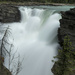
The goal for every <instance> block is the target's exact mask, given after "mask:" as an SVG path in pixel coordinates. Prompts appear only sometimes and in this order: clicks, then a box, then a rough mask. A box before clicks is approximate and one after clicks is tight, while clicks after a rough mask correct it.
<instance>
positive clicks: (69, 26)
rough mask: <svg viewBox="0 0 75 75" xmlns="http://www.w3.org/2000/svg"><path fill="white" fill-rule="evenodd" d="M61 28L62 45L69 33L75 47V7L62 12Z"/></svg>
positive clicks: (59, 33) (59, 35)
mask: <svg viewBox="0 0 75 75" xmlns="http://www.w3.org/2000/svg"><path fill="white" fill-rule="evenodd" d="M61 14H62V19H61V20H60V28H59V30H58V39H59V43H60V45H61V46H62V43H63V39H64V36H65V35H67V34H68V35H69V37H70V40H71V42H72V45H73V47H74V48H75V8H73V9H70V10H69V11H66V12H61Z"/></svg>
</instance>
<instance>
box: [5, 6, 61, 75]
mask: <svg viewBox="0 0 75 75" xmlns="http://www.w3.org/2000/svg"><path fill="white" fill-rule="evenodd" d="M19 10H20V12H21V21H20V22H17V23H11V24H7V25H9V26H10V28H11V33H12V36H13V39H14V41H12V38H11V37H9V40H10V42H12V43H13V44H14V50H16V49H17V52H18V53H19V54H20V56H21V59H22V58H24V60H23V62H22V70H21V72H20V73H19V74H18V75H53V74H52V72H51V68H52V66H53V64H54V63H53V62H52V60H53V56H55V55H56V54H57V53H56V52H57V48H58V39H57V33H58V32H57V30H58V28H59V26H60V23H59V19H60V18H61V15H60V14H58V13H55V12H56V11H55V10H49V9H38V8H30V7H19ZM7 64H8V63H7V62H6V64H5V65H6V67H7V68H8V65H7Z"/></svg>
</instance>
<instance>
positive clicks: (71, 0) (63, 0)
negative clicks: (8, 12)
mask: <svg viewBox="0 0 75 75" xmlns="http://www.w3.org/2000/svg"><path fill="white" fill-rule="evenodd" d="M0 1H12V2H43V3H45V2H53V3H75V0H0Z"/></svg>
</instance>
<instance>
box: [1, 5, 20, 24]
mask: <svg viewBox="0 0 75 75" xmlns="http://www.w3.org/2000/svg"><path fill="white" fill-rule="evenodd" d="M20 17H21V16H20V11H19V10H18V7H15V6H11V5H10V6H9V5H0V22H3V23H10V22H19V21H20Z"/></svg>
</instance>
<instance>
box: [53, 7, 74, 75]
mask: <svg viewBox="0 0 75 75" xmlns="http://www.w3.org/2000/svg"><path fill="white" fill-rule="evenodd" d="M61 14H62V19H61V20H60V28H59V29H58V39H59V43H60V45H61V47H62V46H63V41H64V37H65V36H66V35H68V36H69V37H70V41H71V42H72V46H73V48H74V49H73V50H72V52H73V53H75V8H73V9H70V10H69V11H66V12H61ZM72 52H71V53H72ZM67 53H68V52H67ZM71 53H70V55H71ZM65 55H68V54H65ZM68 57H71V56H68ZM65 59H66V58H65ZM61 60H62V59H61ZM66 60H67V61H68V59H66ZM74 60H75V54H74V56H73V57H72V58H71V59H70V60H69V62H68V63H69V64H71V65H66V66H67V67H68V68H69V70H67V69H66V71H65V72H64V73H63V74H62V75H75V68H74V67H75V61H74ZM61 63H63V62H62V61H60V60H58V61H57V62H55V64H54V66H53V68H52V72H53V73H54V75H60V74H61V68H62V67H61V66H64V65H61Z"/></svg>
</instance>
